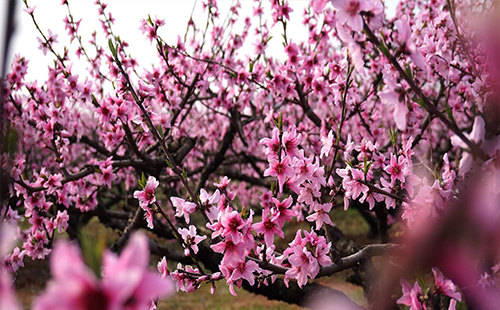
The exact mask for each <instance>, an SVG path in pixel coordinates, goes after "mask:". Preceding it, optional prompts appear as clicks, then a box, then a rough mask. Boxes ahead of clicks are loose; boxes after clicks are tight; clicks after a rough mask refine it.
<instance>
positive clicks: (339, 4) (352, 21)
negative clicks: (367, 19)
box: [331, 0, 369, 31]
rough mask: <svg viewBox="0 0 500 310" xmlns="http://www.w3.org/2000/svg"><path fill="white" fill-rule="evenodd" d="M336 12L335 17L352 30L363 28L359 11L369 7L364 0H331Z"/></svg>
mask: <svg viewBox="0 0 500 310" xmlns="http://www.w3.org/2000/svg"><path fill="white" fill-rule="evenodd" d="M331 2H332V4H333V6H334V7H336V8H337V9H338V10H339V11H338V12H337V19H338V21H339V22H340V23H341V24H347V25H348V26H349V27H351V29H352V30H354V31H361V30H363V18H362V17H361V11H365V10H367V9H369V6H368V3H367V1H366V0H331Z"/></svg>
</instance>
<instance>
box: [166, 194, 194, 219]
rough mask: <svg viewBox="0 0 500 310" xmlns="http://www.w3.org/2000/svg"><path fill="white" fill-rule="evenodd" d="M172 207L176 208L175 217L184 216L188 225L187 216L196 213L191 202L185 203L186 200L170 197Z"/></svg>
mask: <svg viewBox="0 0 500 310" xmlns="http://www.w3.org/2000/svg"><path fill="white" fill-rule="evenodd" d="M170 201H171V202H172V205H173V206H174V207H175V208H176V212H175V216H176V217H181V216H184V219H185V220H186V223H188V224H189V215H190V214H193V213H194V212H195V211H196V204H194V203H192V202H187V201H186V200H184V199H182V198H179V197H170Z"/></svg>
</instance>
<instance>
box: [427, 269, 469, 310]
mask: <svg viewBox="0 0 500 310" xmlns="http://www.w3.org/2000/svg"><path fill="white" fill-rule="evenodd" d="M432 273H433V274H434V279H435V281H434V293H436V294H443V295H446V296H448V297H450V298H453V299H456V300H458V301H462V295H461V294H460V293H459V292H457V287H456V286H455V284H454V283H453V282H452V281H451V280H450V279H445V278H444V276H443V273H442V272H441V271H439V269H437V268H435V267H434V268H432ZM450 310H455V308H453V309H452V308H450Z"/></svg>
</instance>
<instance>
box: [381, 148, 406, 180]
mask: <svg viewBox="0 0 500 310" xmlns="http://www.w3.org/2000/svg"><path fill="white" fill-rule="evenodd" d="M405 167H406V158H404V156H402V155H400V156H399V158H398V160H396V156H395V155H394V154H392V155H391V163H390V164H389V165H387V166H385V168H384V170H385V172H387V173H388V174H390V175H391V186H393V185H394V182H396V180H399V181H400V182H401V183H404V182H405V174H404V171H405V170H406V168H405Z"/></svg>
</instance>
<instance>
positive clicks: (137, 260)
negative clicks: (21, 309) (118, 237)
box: [33, 233, 173, 310]
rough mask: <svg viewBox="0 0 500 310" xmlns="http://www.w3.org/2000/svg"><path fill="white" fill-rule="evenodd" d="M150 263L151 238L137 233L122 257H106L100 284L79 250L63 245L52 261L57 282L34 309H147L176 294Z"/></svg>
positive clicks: (56, 248)
mask: <svg viewBox="0 0 500 310" xmlns="http://www.w3.org/2000/svg"><path fill="white" fill-rule="evenodd" d="M148 263H149V249H148V241H147V238H146V236H144V235H142V234H139V233H137V234H135V235H133V236H132V238H131V239H130V241H129V243H128V245H127V247H125V249H124V250H123V252H122V254H121V256H120V257H117V256H116V255H115V254H113V253H111V252H106V253H105V254H104V258H103V280H102V281H100V280H98V279H97V277H96V276H95V275H94V274H93V272H92V271H90V270H89V269H88V268H87V267H86V266H85V264H84V262H83V259H82V257H81V253H80V250H79V249H78V247H77V246H76V245H75V244H70V243H67V242H61V243H59V244H57V245H56V247H55V248H54V251H53V254H52V256H51V259H50V265H51V271H52V276H53V279H52V281H51V282H50V283H49V286H48V288H47V289H46V291H45V292H44V293H43V294H42V295H41V296H40V297H38V298H37V299H36V300H35V302H34V306H33V309H34V310H45V309H51V310H52V309H61V310H66V309H68V310H69V309H75V310H93V309H137V310H139V309H140V310H142V309H145V308H146V307H147V306H148V305H150V303H151V300H152V299H155V298H158V297H165V296H167V295H169V294H171V293H172V292H173V285H172V283H171V282H170V281H168V280H166V279H162V278H161V277H159V275H158V274H156V273H153V272H150V271H148V269H147V267H148Z"/></svg>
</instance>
